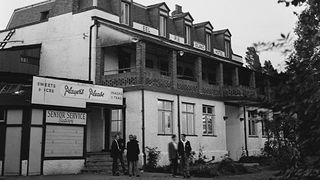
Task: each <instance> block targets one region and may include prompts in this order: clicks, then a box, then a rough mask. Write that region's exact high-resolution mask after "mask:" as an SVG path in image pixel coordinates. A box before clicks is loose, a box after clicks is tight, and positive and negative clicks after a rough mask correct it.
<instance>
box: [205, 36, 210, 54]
mask: <svg viewBox="0 0 320 180" xmlns="http://www.w3.org/2000/svg"><path fill="white" fill-rule="evenodd" d="M206 49H207V51H209V52H211V34H210V33H206Z"/></svg>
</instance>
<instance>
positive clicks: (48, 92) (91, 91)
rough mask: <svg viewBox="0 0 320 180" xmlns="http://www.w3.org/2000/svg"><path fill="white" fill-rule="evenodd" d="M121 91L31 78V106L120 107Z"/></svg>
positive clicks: (105, 87)
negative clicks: (98, 105) (92, 105)
mask: <svg viewBox="0 0 320 180" xmlns="http://www.w3.org/2000/svg"><path fill="white" fill-rule="evenodd" d="M122 99H123V90H122V89H121V88H113V87H107V86H98V85H92V84H84V83H76V82H71V81H63V80H57V79H49V78H42V77H33V85H32V104H41V105H54V106H66V107H77V108H86V104H87V103H97V104H111V105H122Z"/></svg>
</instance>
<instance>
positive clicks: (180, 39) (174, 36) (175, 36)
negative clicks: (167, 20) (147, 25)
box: [169, 34, 184, 44]
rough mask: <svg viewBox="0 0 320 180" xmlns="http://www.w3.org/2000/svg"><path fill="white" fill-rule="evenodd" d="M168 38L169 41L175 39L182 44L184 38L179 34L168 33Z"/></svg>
mask: <svg viewBox="0 0 320 180" xmlns="http://www.w3.org/2000/svg"><path fill="white" fill-rule="evenodd" d="M169 39H170V40H171V41H175V42H178V43H181V44H184V38H183V37H180V36H177V35H173V34H169Z"/></svg>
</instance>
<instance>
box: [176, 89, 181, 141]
mask: <svg viewBox="0 0 320 180" xmlns="http://www.w3.org/2000/svg"><path fill="white" fill-rule="evenodd" d="M177 99H178V105H177V109H178V110H177V111H178V112H177V113H178V138H179V141H180V138H181V137H180V136H181V128H180V95H179V94H178V95H177Z"/></svg>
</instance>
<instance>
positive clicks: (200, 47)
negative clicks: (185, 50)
mask: <svg viewBox="0 0 320 180" xmlns="http://www.w3.org/2000/svg"><path fill="white" fill-rule="evenodd" d="M193 47H194V48H196V49H200V50H202V51H205V50H206V45H204V44H202V43H199V42H196V41H194V42H193Z"/></svg>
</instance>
